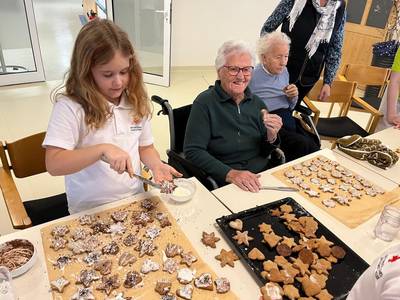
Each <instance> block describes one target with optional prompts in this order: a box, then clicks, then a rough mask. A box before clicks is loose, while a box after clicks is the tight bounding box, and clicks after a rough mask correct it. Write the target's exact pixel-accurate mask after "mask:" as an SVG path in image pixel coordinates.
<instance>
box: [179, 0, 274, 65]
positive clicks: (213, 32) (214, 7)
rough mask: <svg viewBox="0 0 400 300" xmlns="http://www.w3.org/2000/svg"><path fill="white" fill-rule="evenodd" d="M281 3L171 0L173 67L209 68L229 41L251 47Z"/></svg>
mask: <svg viewBox="0 0 400 300" xmlns="http://www.w3.org/2000/svg"><path fill="white" fill-rule="evenodd" d="M278 3H279V0H172V37H171V43H172V49H171V52H172V53H171V56H172V61H171V65H172V66H210V65H214V59H215V56H216V53H217V50H218V48H219V47H220V46H221V45H222V43H223V42H225V41H227V40H229V39H242V40H245V41H248V42H249V43H251V44H252V45H254V44H255V41H256V40H257V38H258V37H259V34H260V30H261V26H262V25H263V24H264V22H265V20H266V19H267V17H268V16H269V15H270V14H271V13H272V11H273V10H274V9H275V7H276V6H277V5H278Z"/></svg>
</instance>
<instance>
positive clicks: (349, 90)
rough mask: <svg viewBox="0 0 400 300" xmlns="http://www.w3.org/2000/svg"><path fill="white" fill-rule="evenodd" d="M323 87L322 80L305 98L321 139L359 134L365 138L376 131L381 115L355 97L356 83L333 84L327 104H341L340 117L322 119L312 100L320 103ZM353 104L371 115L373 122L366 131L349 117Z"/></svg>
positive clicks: (336, 82) (336, 81) (334, 138)
mask: <svg viewBox="0 0 400 300" xmlns="http://www.w3.org/2000/svg"><path fill="white" fill-rule="evenodd" d="M322 85H323V82H322V80H319V81H318V82H317V83H316V84H315V86H314V87H313V89H312V90H311V91H310V92H309V94H308V95H307V96H306V97H304V102H305V103H306V105H307V106H308V107H309V108H310V109H311V110H312V111H313V113H314V117H313V121H314V124H316V128H317V131H318V133H319V135H320V137H321V139H325V140H330V141H334V140H336V139H338V138H340V137H343V136H346V135H353V134H359V135H361V136H363V137H365V136H367V135H369V134H370V133H373V132H374V131H375V127H376V125H377V123H378V121H379V118H380V117H381V113H380V112H379V111H378V110H376V109H375V108H373V107H372V106H371V105H369V104H368V103H366V102H365V101H364V100H362V99H360V98H358V97H354V91H355V89H356V86H357V84H356V83H355V82H354V81H340V80H335V81H334V82H333V83H332V86H331V96H330V97H329V98H328V100H327V102H330V103H332V105H334V104H335V103H338V104H339V106H340V111H339V115H338V116H337V117H331V116H330V115H328V117H326V118H321V117H320V111H319V109H318V108H317V107H316V106H315V105H314V104H313V103H312V102H311V100H312V101H320V100H318V95H319V91H320V90H321V87H322ZM352 102H356V103H357V104H359V105H360V107H362V108H363V109H364V111H365V112H368V113H370V114H371V116H372V118H373V121H372V122H371V123H370V124H369V127H367V128H366V129H364V128H362V127H361V126H360V125H358V124H357V123H356V122H354V121H353V120H352V119H350V118H349V117H348V116H347V114H348V112H349V107H350V105H351V103H352Z"/></svg>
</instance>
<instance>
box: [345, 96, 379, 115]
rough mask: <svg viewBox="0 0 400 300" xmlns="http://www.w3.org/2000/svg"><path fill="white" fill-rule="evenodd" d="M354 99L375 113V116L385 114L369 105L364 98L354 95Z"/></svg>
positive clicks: (368, 110)
mask: <svg viewBox="0 0 400 300" xmlns="http://www.w3.org/2000/svg"><path fill="white" fill-rule="evenodd" d="M352 101H354V102H355V103H357V104H358V105H360V106H361V107H362V108H364V109H365V110H366V111H367V112H369V113H371V114H373V115H375V116H383V114H382V113H381V112H380V111H379V110H377V109H376V108H375V107H373V106H371V105H369V104H368V103H367V102H365V101H364V100H363V99H361V98H360V97H355V96H353V98H352Z"/></svg>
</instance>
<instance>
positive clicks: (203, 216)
mask: <svg viewBox="0 0 400 300" xmlns="http://www.w3.org/2000/svg"><path fill="white" fill-rule="evenodd" d="M192 180H194V181H195V182H196V186H197V190H196V194H195V196H194V197H193V199H192V200H191V201H189V202H186V203H182V204H177V203H175V202H172V201H166V205H167V207H168V209H169V211H170V212H171V213H172V215H173V216H174V217H175V218H176V220H177V222H178V224H179V225H180V226H181V228H182V230H183V232H184V233H185V234H186V236H187V237H188V239H189V240H190V242H191V243H192V245H193V246H194V248H195V249H196V250H197V251H198V253H199V255H200V256H201V258H202V259H203V260H204V261H205V262H206V263H207V264H208V265H209V266H210V267H211V268H212V269H213V270H214V271H215V272H216V274H217V275H218V276H225V277H227V278H229V280H230V281H231V288H232V290H233V292H234V293H235V294H236V295H237V296H238V297H239V298H240V299H258V297H259V294H260V293H259V287H258V285H257V283H256V281H255V280H254V279H253V278H252V276H251V275H250V273H249V272H248V271H247V269H246V267H245V266H244V264H242V263H241V262H239V261H237V262H235V267H234V268H231V267H229V266H226V267H224V268H221V267H220V264H219V261H217V260H216V259H215V258H214V257H215V256H216V255H217V254H219V251H220V249H221V248H224V249H227V250H228V249H230V247H229V246H228V244H227V242H226V241H225V240H224V239H223V238H221V241H219V242H218V243H217V248H216V249H212V248H209V247H205V246H204V245H203V244H202V243H201V241H200V239H201V236H202V232H203V231H206V232H211V231H214V232H216V231H217V230H218V229H217V228H216V225H215V219H216V218H218V217H221V216H223V215H229V214H230V211H228V210H227V209H226V208H225V207H224V206H223V205H222V204H221V203H220V202H219V201H218V200H217V199H215V197H214V196H213V195H212V194H211V193H210V192H209V191H208V190H207V189H206V188H204V187H203V186H202V185H201V184H200V183H199V182H198V181H197V180H196V179H192ZM149 195H158V192H156V191H154V190H153V191H150V192H148V193H143V194H140V195H136V196H134V197H132V198H129V199H125V200H121V201H118V202H114V203H112V204H107V205H104V206H101V207H97V208H95V209H92V210H88V211H85V212H82V213H79V214H75V215H72V216H68V217H65V218H62V219H59V220H58V221H53V222H50V223H46V224H43V225H39V226H35V227H32V228H29V229H25V230H22V231H18V232H15V233H12V234H8V235H5V236H1V237H0V242H4V241H7V240H11V239H14V238H25V239H29V240H30V241H31V242H33V244H34V245H35V247H36V249H37V251H38V256H37V261H36V263H35V265H34V266H33V268H32V269H30V270H29V271H28V272H27V273H25V274H24V275H22V276H20V277H18V278H14V279H13V287H14V291H15V294H16V296H17V297H18V299H20V300H23V299H29V300H32V299H40V300H45V299H52V297H51V293H50V287H49V282H48V276H47V270H46V264H45V256H44V251H43V247H42V240H41V235H40V229H41V228H42V227H44V226H48V225H49V224H52V223H57V222H59V221H60V220H64V221H65V220H68V219H72V218H76V217H77V216H79V215H82V214H91V213H95V212H98V211H101V210H104V209H109V208H112V207H116V206H120V205H123V204H126V203H129V202H131V201H136V200H140V199H143V198H145V197H147V196H149ZM218 235H220V234H218V233H217V236H218Z"/></svg>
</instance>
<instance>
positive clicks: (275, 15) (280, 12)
mask: <svg viewBox="0 0 400 300" xmlns="http://www.w3.org/2000/svg"><path fill="white" fill-rule="evenodd" d="M293 4H294V0H281V2H280V3H279V4H278V6H277V7H276V8H275V10H274V11H273V12H272V14H271V15H270V16H269V17H268V19H267V20H266V21H265V23H264V25H263V26H262V28H261V32H260V35H263V34H265V33H267V32H272V31H275V30H276V29H277V28H278V27H279V26H280V25H281V24H282V22H283V20H284V19H285V18H286V17H287V16H288V15H289V13H290V11H291V10H292V7H293Z"/></svg>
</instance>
